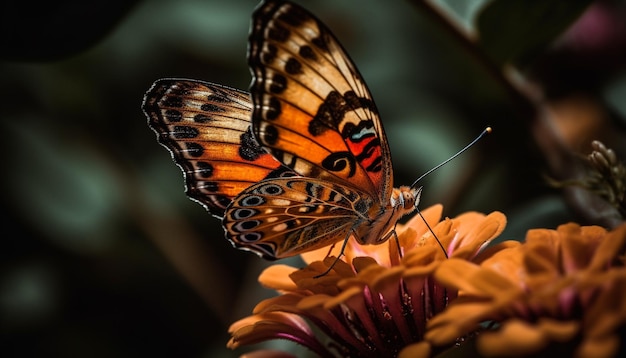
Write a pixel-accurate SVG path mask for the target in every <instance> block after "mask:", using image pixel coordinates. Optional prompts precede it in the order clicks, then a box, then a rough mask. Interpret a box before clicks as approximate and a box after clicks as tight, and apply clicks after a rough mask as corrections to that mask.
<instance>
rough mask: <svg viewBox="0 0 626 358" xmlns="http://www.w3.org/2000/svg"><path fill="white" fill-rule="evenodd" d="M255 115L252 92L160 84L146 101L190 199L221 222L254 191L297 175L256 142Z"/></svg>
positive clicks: (198, 83)
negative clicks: (261, 184)
mask: <svg viewBox="0 0 626 358" xmlns="http://www.w3.org/2000/svg"><path fill="white" fill-rule="evenodd" d="M251 109H252V104H251V103H250V98H249V95H248V94H247V93H246V92H243V91H239V90H236V89H233V88H228V87H225V86H220V85H217V84H213V83H207V82H201V81H195V80H182V79H162V80H158V81H156V82H155V83H154V85H152V87H151V88H150V90H148V92H147V93H146V96H145V98H144V103H143V110H144V112H145V113H146V116H147V117H148V119H149V125H150V127H151V128H152V129H153V130H154V131H155V132H156V134H157V137H158V140H159V142H160V143H161V144H163V145H164V146H165V147H166V148H168V149H169V151H170V152H171V154H172V158H173V159H174V161H175V162H176V164H178V166H180V168H181V169H182V170H183V173H184V174H185V182H186V192H187V195H188V196H189V197H191V198H192V199H195V200H196V201H198V202H200V203H201V204H203V205H204V206H205V207H206V208H207V210H209V212H210V213H211V214H213V215H215V216H218V217H223V215H224V210H225V209H226V207H227V206H228V205H229V204H230V203H231V201H232V200H233V198H234V197H236V196H237V195H239V193H241V192H242V191H243V190H244V189H246V188H247V187H249V186H250V185H252V184H254V183H257V182H259V181H261V180H263V179H267V178H277V177H281V176H293V175H296V173H294V172H293V171H291V170H289V169H288V168H286V167H284V166H282V165H281V163H280V162H279V161H277V160H276V159H274V158H273V157H272V156H271V155H270V154H268V153H267V152H266V151H265V150H263V149H262V148H261V147H260V146H259V145H258V143H257V142H256V140H255V139H254V138H253V136H252V134H251V131H250V113H251Z"/></svg>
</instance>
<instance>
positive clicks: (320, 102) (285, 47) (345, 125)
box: [248, 1, 393, 204]
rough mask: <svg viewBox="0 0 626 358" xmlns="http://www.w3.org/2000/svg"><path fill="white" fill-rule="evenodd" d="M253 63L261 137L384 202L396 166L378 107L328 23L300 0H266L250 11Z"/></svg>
mask: <svg viewBox="0 0 626 358" xmlns="http://www.w3.org/2000/svg"><path fill="white" fill-rule="evenodd" d="M248 62H249V65H250V68H251V71H252V73H253V76H254V79H253V81H252V85H251V93H252V102H253V104H254V108H253V114H252V116H253V120H252V122H253V132H254V134H255V136H256V138H257V140H258V141H259V143H260V144H261V145H263V146H264V147H265V148H266V149H268V150H269V151H270V153H272V154H273V155H274V157H275V158H277V159H278V160H280V161H281V162H282V163H283V164H285V165H286V166H288V167H289V168H291V169H293V170H294V171H296V172H297V173H298V174H300V175H302V176H305V177H312V178H320V179H326V180H329V181H335V182H338V183H342V185H345V186H352V187H355V188H360V189H362V190H364V191H365V192H366V193H367V194H369V195H370V196H372V197H374V198H377V199H378V200H379V202H380V203H381V204H383V203H386V202H387V201H388V200H389V198H390V196H391V191H392V188H393V182H392V177H393V173H392V168H391V157H390V152H389V146H388V143H387V139H386V137H385V134H384V130H383V127H382V124H381V122H380V118H379V115H378V110H377V109H376V106H375V105H374V101H373V100H372V96H371V94H370V93H369V90H368V89H367V87H366V85H365V83H364V81H363V79H362V77H361V75H360V74H359V72H358V70H357V69H356V67H355V66H354V64H353V63H352V61H351V60H350V58H349V57H348V55H347V54H346V52H345V51H344V49H343V48H342V47H341V45H340V44H339V42H338V41H337V40H336V39H335V37H334V36H333V35H332V33H331V32H330V30H328V29H327V28H326V26H325V25H324V24H322V22H321V21H319V20H318V19H316V18H315V17H314V16H313V15H312V14H310V13H309V12H307V11H306V10H304V9H302V8H301V7H299V6H297V5H294V4H292V3H288V2H282V1H265V2H264V3H262V4H261V5H260V6H259V8H257V10H256V11H255V13H254V15H253V23H252V29H251V34H250V39H249V51H248Z"/></svg>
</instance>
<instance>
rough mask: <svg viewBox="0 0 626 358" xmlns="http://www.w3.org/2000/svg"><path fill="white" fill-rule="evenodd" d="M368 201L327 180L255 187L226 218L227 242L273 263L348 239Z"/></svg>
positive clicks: (288, 180)
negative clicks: (276, 260)
mask: <svg viewBox="0 0 626 358" xmlns="http://www.w3.org/2000/svg"><path fill="white" fill-rule="evenodd" d="M372 200H373V199H372V198H371V197H369V199H368V196H367V195H364V193H362V192H359V191H356V190H354V189H353V188H351V187H346V186H343V185H340V184H337V183H331V182H329V181H325V180H318V179H311V178H304V177H292V178H279V179H273V180H266V181H263V182H260V183H258V184H255V185H253V186H251V187H249V188H247V189H246V190H245V192H244V193H243V194H242V195H240V196H238V197H237V198H235V200H234V201H233V203H232V204H231V206H229V207H228V210H227V211H226V215H225V217H224V221H223V223H224V227H225V228H226V235H227V236H228V238H229V240H230V241H231V242H232V243H233V244H234V245H235V246H236V247H239V248H241V249H244V250H249V251H253V252H255V253H257V254H260V255H261V256H263V257H264V258H266V259H270V260H274V259H279V258H283V257H288V256H293V255H297V254H301V253H303V252H306V251H311V250H316V249H319V248H321V247H324V246H328V245H331V244H333V243H336V242H338V241H342V240H345V239H347V238H348V235H349V234H350V233H351V232H352V231H353V229H354V228H355V227H357V226H359V225H360V224H361V223H362V222H363V221H364V220H366V218H365V217H363V216H361V215H359V212H360V211H363V210H364V209H365V208H367V207H369V206H370V205H371V203H372Z"/></svg>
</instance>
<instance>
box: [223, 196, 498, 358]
mask: <svg viewBox="0 0 626 358" xmlns="http://www.w3.org/2000/svg"><path fill="white" fill-rule="evenodd" d="M442 210H443V208H442V206H441V205H436V206H433V207H431V208H428V209H426V210H424V212H423V216H424V218H425V219H426V221H427V222H428V223H429V224H430V226H431V227H432V228H433V232H434V233H435V235H436V237H437V238H438V239H439V241H440V242H441V245H442V246H443V247H444V248H445V250H446V252H447V255H448V256H449V257H451V258H455V259H456V260H474V261H476V262H481V261H482V260H484V259H485V258H487V257H489V255H490V254H492V253H494V252H496V251H497V249H492V250H487V251H485V252H483V253H480V251H481V250H482V249H483V248H484V246H485V245H486V244H487V243H489V242H490V241H491V240H492V239H493V238H495V237H496V236H498V235H499V234H500V232H502V230H503V229H504V226H505V222H506V219H505V217H504V215H503V214H501V213H499V212H494V213H491V214H489V215H484V214H479V213H475V212H470V213H466V214H463V215H460V216H458V217H456V218H454V219H444V220H443V221H441V222H440V218H441V213H442ZM396 232H397V233H398V242H399V245H400V250H401V251H402V257H400V254H399V253H398V245H397V243H396V241H395V240H394V239H393V238H392V239H391V240H388V241H387V242H385V243H383V244H381V245H377V246H372V245H370V246H360V245H358V244H355V243H354V242H353V240H350V241H349V242H348V245H347V246H346V249H345V251H344V255H343V256H342V258H341V260H339V261H337V262H335V260H336V258H335V256H333V255H337V254H338V253H339V252H338V251H339V250H340V247H339V246H341V245H335V247H327V248H323V249H320V250H317V251H314V252H311V253H307V254H304V255H302V256H303V259H304V260H305V262H306V263H307V266H306V267H304V268H302V269H296V268H293V267H289V266H286V265H274V266H271V267H269V268H268V269H266V270H265V271H264V272H263V273H262V274H261V276H260V277H259V281H260V282H261V283H262V284H263V285H264V286H266V287H268V288H271V289H275V290H277V291H278V292H280V293H281V295H279V296H277V297H274V298H270V299H267V300H264V301H262V302H260V303H259V304H258V305H257V306H256V307H255V309H254V311H253V315H252V316H250V317H247V318H244V319H242V320H240V321H238V322H235V323H234V324H233V325H231V327H230V329H229V332H230V333H231V335H232V338H231V339H230V341H229V342H228V346H229V347H230V348H233V349H234V348H237V347H239V346H241V345H248V344H254V343H259V342H262V341H266V340H271V339H288V340H291V341H294V342H296V343H299V344H301V345H304V346H306V347H308V348H309V349H310V350H312V351H313V352H315V353H317V354H319V355H320V356H363V355H367V356H372V355H375V356H387V357H390V356H397V355H398V354H399V353H400V352H401V350H402V349H403V348H406V347H410V351H409V350H407V351H406V352H410V353H405V354H415V352H420V353H419V354H421V355H428V354H431V353H432V347H431V346H430V344H429V343H427V342H425V341H423V337H424V334H425V332H426V322H427V321H428V320H429V319H430V318H431V317H433V316H434V315H436V314H438V313H439V312H441V311H443V310H444V309H445V307H446V306H447V305H448V302H449V300H450V299H452V298H454V297H456V294H457V293H456V291H454V290H449V289H446V288H444V287H442V286H441V285H439V284H438V283H437V282H435V281H434V280H433V278H432V274H433V273H434V271H435V270H436V268H437V267H438V266H439V265H440V264H441V263H442V262H444V261H446V256H445V255H444V254H443V252H442V249H441V247H440V245H439V244H438V243H437V242H436V240H434V237H433V235H432V233H431V232H430V230H429V229H428V227H427V226H426V224H425V223H424V221H423V219H422V218H421V217H420V216H417V215H416V216H415V217H413V218H412V219H411V220H410V221H409V222H408V223H407V224H406V225H398V227H397V228H396ZM499 247H500V248H504V247H508V244H504V245H499ZM487 252H489V254H487ZM333 264H334V266H333V269H332V270H331V271H330V272H329V273H328V274H326V275H324V276H322V277H319V278H315V277H316V276H318V275H319V274H321V273H324V272H325V271H326V270H327V269H328V267H329V266H330V265H333ZM313 326H314V327H313Z"/></svg>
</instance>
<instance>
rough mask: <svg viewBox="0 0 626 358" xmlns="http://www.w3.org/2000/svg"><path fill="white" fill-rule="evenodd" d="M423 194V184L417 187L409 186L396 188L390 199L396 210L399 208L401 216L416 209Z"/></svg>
mask: <svg viewBox="0 0 626 358" xmlns="http://www.w3.org/2000/svg"><path fill="white" fill-rule="evenodd" d="M421 195H422V187H421V186H420V187H417V188H412V187H409V186H401V187H399V188H394V189H393V193H392V194H391V199H390V204H391V207H392V208H393V210H394V211H396V210H397V211H398V214H399V215H400V216H403V215H405V214H408V213H410V212H412V211H413V210H415V208H416V207H417V205H419V202H420V196H421Z"/></svg>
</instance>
